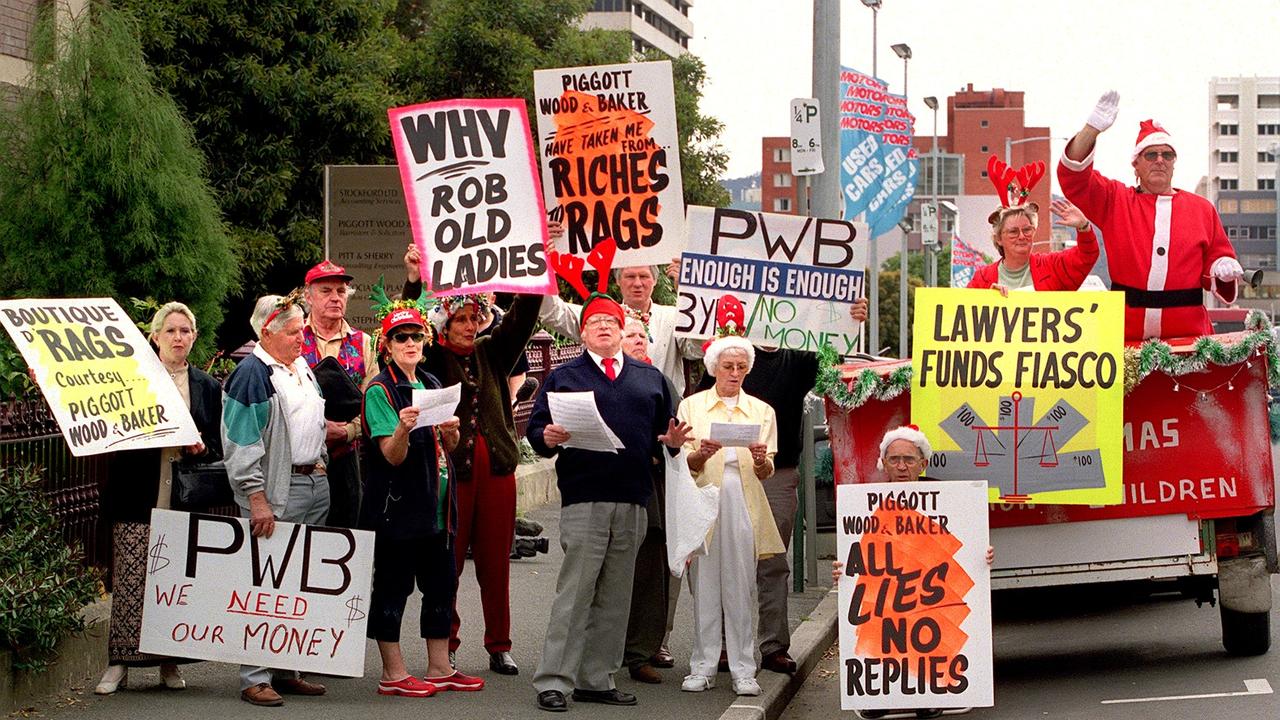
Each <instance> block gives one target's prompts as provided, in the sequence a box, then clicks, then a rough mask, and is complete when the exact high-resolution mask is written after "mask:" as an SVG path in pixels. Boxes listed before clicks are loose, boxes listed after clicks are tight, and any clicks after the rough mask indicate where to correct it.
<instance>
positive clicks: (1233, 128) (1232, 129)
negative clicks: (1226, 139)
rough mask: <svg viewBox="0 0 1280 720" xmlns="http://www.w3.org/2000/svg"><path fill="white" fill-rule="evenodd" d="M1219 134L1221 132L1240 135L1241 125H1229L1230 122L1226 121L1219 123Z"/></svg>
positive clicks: (1221, 133)
mask: <svg viewBox="0 0 1280 720" xmlns="http://www.w3.org/2000/svg"><path fill="white" fill-rule="evenodd" d="M1218 134H1219V135H1239V134H1240V126H1239V125H1228V124H1226V123H1223V124H1222V125H1219V126H1218Z"/></svg>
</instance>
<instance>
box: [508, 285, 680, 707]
mask: <svg viewBox="0 0 1280 720" xmlns="http://www.w3.org/2000/svg"><path fill="white" fill-rule="evenodd" d="M623 321H624V315H623V311H622V307H621V306H620V305H618V303H617V302H615V301H613V300H612V299H610V298H608V297H607V296H604V295H600V294H598V293H592V295H591V297H589V298H588V299H587V302H586V304H585V305H584V306H583V310H582V317H581V332H582V340H583V344H585V345H586V347H587V349H586V350H585V351H584V352H583V353H582V355H581V356H580V357H578V358H577V359H576V360H574V361H572V362H569V363H566V364H565V365H562V366H561V367H559V368H556V369H555V370H553V371H552V372H551V374H550V375H548V376H547V381H546V383H544V384H543V387H542V390H541V392H539V394H538V399H537V400H536V401H535V402H534V405H533V414H532V415H531V416H530V418H529V428H528V431H527V433H526V434H527V436H528V438H529V443H530V444H531V445H533V449H534V450H536V451H537V452H538V453H539V454H540V455H543V456H544V457H552V456H555V457H556V476H557V484H558V485H559V488H560V499H561V509H560V547H561V549H562V550H564V563H563V564H562V565H561V566H560V576H559V578H558V579H557V581H556V599H555V602H554V603H553V604H552V606H551V618H550V621H549V623H548V627H547V635H546V643H545V645H544V647H543V651H542V659H541V661H540V662H539V664H538V670H537V673H536V674H535V675H534V678H533V686H534V689H536V690H537V691H538V707H539V708H541V709H543V710H549V711H552V712H561V711H564V710H566V709H568V708H567V705H566V703H565V695H566V694H567V693H568V692H569V691H571V690H572V691H573V699H574V700H575V701H578V702H597V703H605V704H608V705H634V704H635V703H636V696H635V695H632V694H631V693H625V692H622V691H621V690H618V689H617V687H616V686H615V685H614V682H613V674H614V673H616V672H617V671H618V670H619V668H621V667H622V656H623V648H624V645H625V642H626V630H627V617H628V614H629V612H630V609H631V580H632V574H633V572H634V569H635V561H636V551H637V550H638V549H639V547H640V543H641V542H642V541H643V540H644V535H645V529H646V525H647V518H646V513H645V505H646V504H647V503H648V501H649V495H650V493H651V492H652V491H653V483H652V480H651V479H650V476H649V468H650V467H651V466H652V464H653V458H655V457H660V455H659V454H660V453H661V452H662V450H661V448H662V446H663V445H664V444H665V445H666V446H667V447H669V448H672V449H673V452H674V450H676V449H678V448H679V447H680V446H681V445H682V444H683V443H684V441H685V439H686V438H687V435H688V433H689V430H690V428H689V426H688V425H686V424H683V423H678V422H677V421H676V420H675V410H676V406H675V400H676V398H674V397H672V395H671V392H670V390H669V389H668V385H667V382H666V380H665V379H664V378H663V377H662V373H660V372H659V371H658V370H657V369H656V368H654V367H653V366H652V365H648V364H646V363H642V362H639V361H636V360H633V359H631V358H630V357H627V356H625V355H624V354H623V352H622V324H623ZM586 390H590V391H593V392H594V393H595V401H596V406H597V407H598V408H599V410H600V415H601V417H602V418H604V421H605V423H606V424H607V425H608V426H609V429H610V430H612V431H613V433H614V434H615V435H617V436H618V439H619V440H621V441H622V444H623V445H624V447H623V449H621V450H619V451H618V452H617V453H608V452H595V451H590V450H581V449H577V448H566V447H562V446H563V445H564V444H565V443H566V442H568V441H569V439H570V434H569V432H568V431H566V430H565V428H563V427H562V426H560V425H556V424H554V423H552V422H551V410H550V408H549V407H548V402H547V393H549V392H577V391H586Z"/></svg>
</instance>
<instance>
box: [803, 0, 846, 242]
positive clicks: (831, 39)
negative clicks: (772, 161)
mask: <svg viewBox="0 0 1280 720" xmlns="http://www.w3.org/2000/svg"><path fill="white" fill-rule="evenodd" d="M813 97H815V98H817V100H818V107H819V108H821V112H820V113H819V116H818V119H819V123H820V130H819V132H820V137H821V139H822V164H823V165H824V166H825V167H826V168H827V171H826V172H823V173H819V174H817V175H815V176H813V177H812V178H811V179H810V181H809V189H810V190H809V191H810V193H811V197H812V200H811V201H810V203H811V206H810V207H811V211H810V212H811V214H812V216H813V217H819V218H838V217H840V170H839V168H840V0H813ZM846 219H852V218H846Z"/></svg>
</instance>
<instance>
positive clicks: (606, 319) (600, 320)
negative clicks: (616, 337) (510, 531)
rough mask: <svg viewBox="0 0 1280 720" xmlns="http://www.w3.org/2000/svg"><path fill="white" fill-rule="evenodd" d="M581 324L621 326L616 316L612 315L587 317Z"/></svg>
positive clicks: (588, 325) (589, 325)
mask: <svg viewBox="0 0 1280 720" xmlns="http://www.w3.org/2000/svg"><path fill="white" fill-rule="evenodd" d="M583 325H585V326H587V327H596V326H597V325H612V326H614V327H622V326H621V325H619V324H618V318H616V317H614V316H612V315H595V316H593V317H591V318H590V319H588V320H587V321H586V322H585V323H583Z"/></svg>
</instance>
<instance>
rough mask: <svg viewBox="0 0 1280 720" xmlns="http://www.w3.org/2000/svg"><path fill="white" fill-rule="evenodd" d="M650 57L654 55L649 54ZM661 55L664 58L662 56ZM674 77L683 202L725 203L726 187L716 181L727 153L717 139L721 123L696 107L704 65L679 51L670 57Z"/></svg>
mask: <svg viewBox="0 0 1280 720" xmlns="http://www.w3.org/2000/svg"><path fill="white" fill-rule="evenodd" d="M650 59H658V56H656V55H655V56H651V57H650ZM662 59H665V58H662ZM671 72H672V75H674V77H675V95H676V123H677V124H678V125H679V126H680V175H681V178H682V179H683V181H684V201H685V204H686V205H705V206H707V207H726V206H728V204H729V200H730V197H729V191H728V190H725V189H724V187H723V186H722V185H721V184H720V178H721V177H723V176H724V173H725V171H726V170H727V169H728V167H729V155H728V153H726V152H725V151H724V148H722V147H721V146H720V144H719V142H718V138H719V137H720V132H721V131H722V130H724V123H722V122H720V121H719V120H717V119H716V118H713V117H711V116H710V115H703V114H702V112H701V110H700V109H699V107H698V103H699V102H701V100H702V85H703V83H705V82H706V80H707V66H706V65H704V64H703V62H702V61H701V60H699V59H698V58H697V57H695V56H693V55H689V54H685V55H681V56H680V57H677V58H675V59H673V60H672V61H671Z"/></svg>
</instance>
